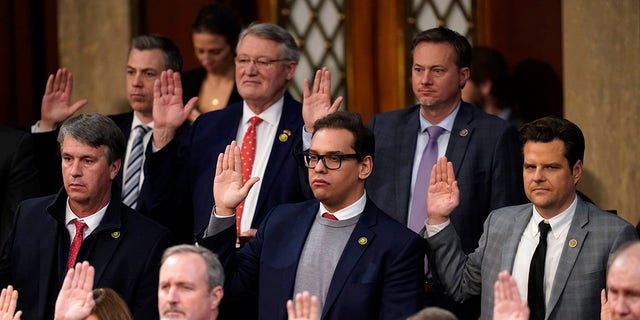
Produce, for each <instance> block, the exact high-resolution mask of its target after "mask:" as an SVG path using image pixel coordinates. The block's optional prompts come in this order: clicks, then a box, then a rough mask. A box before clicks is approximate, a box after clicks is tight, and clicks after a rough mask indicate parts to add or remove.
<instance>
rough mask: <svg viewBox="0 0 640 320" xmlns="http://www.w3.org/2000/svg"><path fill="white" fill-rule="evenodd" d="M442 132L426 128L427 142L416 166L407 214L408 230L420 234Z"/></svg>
mask: <svg viewBox="0 0 640 320" xmlns="http://www.w3.org/2000/svg"><path fill="white" fill-rule="evenodd" d="M443 132H444V128H442V127H438V126H431V127H428V128H427V133H428V134H429V142H428V143H427V146H426V147H425V148H424V151H423V152H422V158H421V159H420V164H419V165H418V175H417V176H416V183H415V186H414V187H413V198H412V200H411V212H410V213H409V229H411V230H413V231H415V232H418V233H419V232H420V230H422V228H423V227H424V221H425V220H426V219H427V191H428V190H429V179H430V177H431V169H432V168H433V165H434V164H436V161H437V160H438V137H439V136H440V135H441V134H442V133H443Z"/></svg>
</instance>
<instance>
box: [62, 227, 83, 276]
mask: <svg viewBox="0 0 640 320" xmlns="http://www.w3.org/2000/svg"><path fill="white" fill-rule="evenodd" d="M72 222H73V224H74V225H75V226H76V235H75V236H73V241H71V248H70V249H69V261H68V262H67V270H68V269H71V268H73V265H74V264H75V262H76V257H77V256H78V251H80V246H81V245H82V237H83V236H84V227H86V226H87V225H86V224H85V223H84V222H82V221H80V220H78V219H73V221H72Z"/></svg>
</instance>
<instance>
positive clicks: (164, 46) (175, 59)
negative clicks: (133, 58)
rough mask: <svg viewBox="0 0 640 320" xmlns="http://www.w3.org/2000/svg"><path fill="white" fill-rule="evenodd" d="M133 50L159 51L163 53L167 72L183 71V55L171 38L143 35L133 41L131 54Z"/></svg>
mask: <svg viewBox="0 0 640 320" xmlns="http://www.w3.org/2000/svg"><path fill="white" fill-rule="evenodd" d="M133 49H137V50H141V51H144V50H153V49H159V50H160V51H162V57H163V58H164V68H165V70H168V69H171V70H173V71H177V72H180V71H182V54H181V53H180V49H178V47H177V46H176V44H175V43H173V41H171V40H170V39H169V38H166V37H163V36H161V35H158V34H143V35H140V36H137V37H134V38H133V39H131V47H129V52H131V50H133Z"/></svg>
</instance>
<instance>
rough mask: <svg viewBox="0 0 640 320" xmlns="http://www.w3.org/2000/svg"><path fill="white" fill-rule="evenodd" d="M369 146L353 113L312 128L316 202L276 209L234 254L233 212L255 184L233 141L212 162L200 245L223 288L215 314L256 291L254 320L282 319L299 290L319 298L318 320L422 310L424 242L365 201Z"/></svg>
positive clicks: (309, 162) (369, 137)
mask: <svg viewBox="0 0 640 320" xmlns="http://www.w3.org/2000/svg"><path fill="white" fill-rule="evenodd" d="M374 148H375V142H374V138H373V134H372V133H371V131H370V130H369V129H368V128H366V127H365V126H364V125H363V124H362V120H361V118H360V116H359V115H358V114H355V113H351V112H346V111H338V112H336V113H333V114H330V115H328V116H326V117H324V118H322V119H320V120H318V121H317V122H315V124H314V127H313V136H312V139H311V143H310V148H309V149H308V150H307V151H306V152H305V153H304V164H305V165H306V167H307V168H308V175H309V185H310V187H311V190H312V191H313V194H314V196H315V198H316V199H315V200H309V201H306V202H301V203H295V204H284V205H280V206H277V207H275V208H274V209H273V210H272V211H271V212H270V213H269V214H268V215H267V217H265V219H264V220H263V222H262V224H261V225H260V227H259V228H258V232H257V235H256V237H255V238H253V239H251V241H249V243H248V244H247V245H245V246H244V247H243V248H242V249H240V250H239V251H236V250H235V229H236V228H235V224H236V219H234V214H235V211H236V210H235V208H236V207H237V205H238V204H239V203H240V202H241V201H242V200H243V199H244V198H245V197H246V195H247V194H248V192H249V190H250V188H251V187H252V186H253V185H254V184H255V183H256V182H257V181H258V178H257V177H252V178H250V179H249V180H247V182H245V183H243V182H242V181H243V180H242V172H241V171H242V165H241V160H240V157H241V151H240V148H239V147H238V146H237V145H236V143H235V141H234V142H233V143H232V144H231V145H229V146H227V148H226V150H225V152H224V154H220V155H219V156H218V162H217V166H216V173H215V180H214V198H215V203H216V205H215V208H214V214H213V215H212V218H211V221H210V224H209V226H208V230H207V234H208V235H210V236H206V237H205V238H204V239H203V240H202V241H201V244H202V245H204V246H206V247H208V248H210V249H212V250H213V251H214V252H216V253H217V254H218V256H219V257H220V259H221V261H222V262H223V264H224V268H225V273H226V277H227V279H228V281H226V286H225V289H224V290H225V297H224V298H223V300H222V306H221V308H222V309H223V310H224V308H225V304H226V303H228V302H229V301H234V299H237V298H238V297H244V296H247V295H251V294H255V293H257V300H258V304H259V313H260V314H259V315H260V319H286V317H287V312H286V308H285V303H286V301H287V300H288V299H292V298H293V296H294V294H295V293H297V292H303V291H308V292H309V293H310V294H311V295H315V296H317V297H318V300H319V303H320V310H322V319H406V318H407V317H408V316H410V315H412V314H414V313H415V312H417V311H418V310H419V309H420V308H421V307H422V297H423V287H422V283H423V282H422V279H423V273H424V260H423V256H424V247H423V246H424V242H423V241H422V239H421V238H420V236H419V235H418V234H417V233H414V232H412V231H411V230H409V229H407V228H406V227H405V226H403V225H402V224H400V223H398V222H397V221H395V220H394V219H392V218H390V217H389V216H387V215H386V214H385V213H383V212H382V211H381V210H380V209H378V208H377V207H376V205H375V204H374V203H373V202H372V201H370V200H369V199H368V198H367V195H366V192H365V180H366V179H367V178H368V177H369V175H370V174H371V170H372V169H373V152H374Z"/></svg>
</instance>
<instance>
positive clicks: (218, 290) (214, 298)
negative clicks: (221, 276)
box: [210, 286, 224, 310]
mask: <svg viewBox="0 0 640 320" xmlns="http://www.w3.org/2000/svg"><path fill="white" fill-rule="evenodd" d="M210 294H211V310H214V309H217V308H218V306H219V305H220V301H221V300H222V297H223V296H224V290H223V289H222V286H216V287H214V288H213V289H211V293H210Z"/></svg>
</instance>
